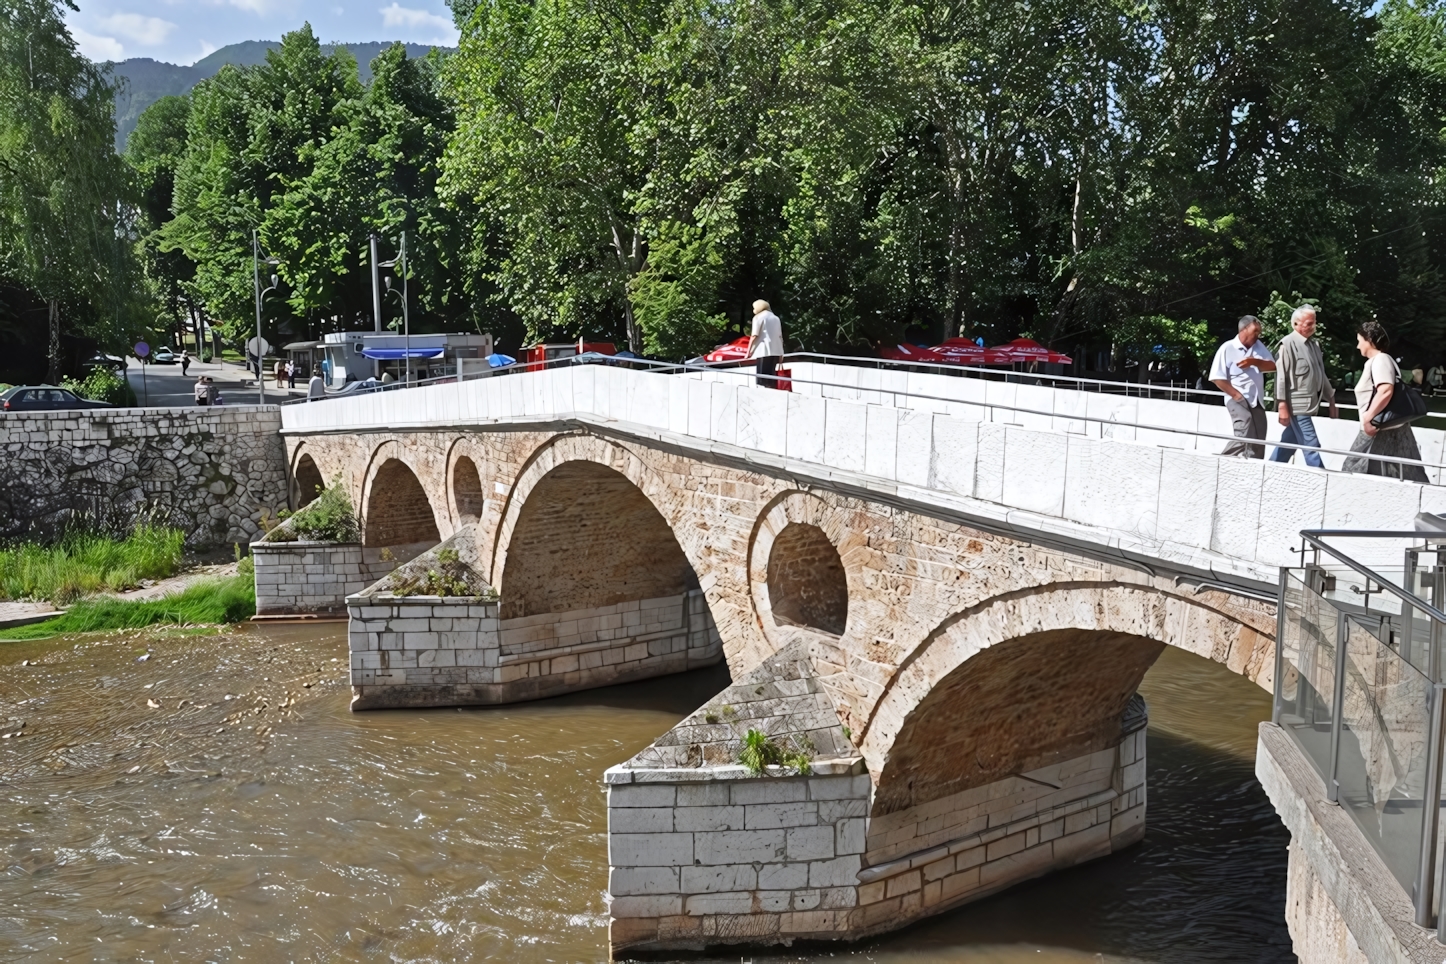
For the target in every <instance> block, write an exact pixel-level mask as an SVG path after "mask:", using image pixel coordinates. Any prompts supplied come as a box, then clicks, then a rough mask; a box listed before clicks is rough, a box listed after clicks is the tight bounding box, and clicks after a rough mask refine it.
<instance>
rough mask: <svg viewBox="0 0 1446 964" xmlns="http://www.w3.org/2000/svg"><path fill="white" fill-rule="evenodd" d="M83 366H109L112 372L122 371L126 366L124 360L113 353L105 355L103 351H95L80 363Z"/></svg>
mask: <svg viewBox="0 0 1446 964" xmlns="http://www.w3.org/2000/svg"><path fill="white" fill-rule="evenodd" d="M81 364H82V366H83V367H85V368H109V369H110V370H111V371H113V372H117V373H119V372H123V371H125V368H126V360H125V359H124V358H117V357H116V356H115V355H107V354H104V353H103V352H96V353H95V354H94V355H91V356H90V357H89V358H87V359H86V360H85V361H84V362H82V363H81Z"/></svg>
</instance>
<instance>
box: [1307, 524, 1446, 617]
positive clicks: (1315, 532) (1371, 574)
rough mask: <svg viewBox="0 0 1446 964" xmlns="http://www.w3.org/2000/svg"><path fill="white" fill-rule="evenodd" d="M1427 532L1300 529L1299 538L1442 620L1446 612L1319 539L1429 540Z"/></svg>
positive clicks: (1429, 614) (1415, 607) (1403, 600)
mask: <svg viewBox="0 0 1446 964" xmlns="http://www.w3.org/2000/svg"><path fill="white" fill-rule="evenodd" d="M1431 535H1432V533H1429V532H1418V531H1416V530H1414V529H1413V530H1410V531H1406V532H1401V531H1398V530H1387V529H1357V530H1351V529H1302V530H1301V532H1300V537H1301V538H1302V539H1304V540H1305V541H1306V542H1307V543H1309V544H1310V545H1311V546H1312V547H1313V548H1316V549H1319V550H1320V551H1322V552H1324V553H1326V554H1328V555H1330V556H1332V557H1334V558H1335V559H1338V560H1340V561H1341V562H1343V563H1345V564H1346V566H1347V567H1349V568H1351V569H1354V570H1355V571H1356V572H1358V573H1360V574H1361V575H1363V576H1365V577H1366V578H1367V579H1371V580H1374V581H1375V582H1376V583H1377V584H1378V585H1380V586H1381V587H1382V588H1383V589H1385V590H1386V591H1387V592H1389V593H1390V594H1391V595H1393V596H1396V597H1397V598H1399V599H1400V600H1401V601H1402V602H1404V603H1407V604H1409V605H1410V606H1411V607H1412V608H1414V609H1420V610H1422V611H1423V612H1425V613H1426V614H1427V615H1428V616H1430V617H1431V618H1433V619H1436V620H1439V621H1441V622H1443V623H1446V612H1442V611H1441V610H1439V609H1437V608H1436V607H1435V606H1433V605H1431V604H1430V603H1428V602H1426V600H1424V599H1422V598H1421V597H1420V596H1417V595H1416V594H1415V593H1413V592H1410V591H1409V590H1406V589H1403V588H1402V587H1400V586H1397V585H1396V584H1394V583H1391V582H1387V581H1386V580H1384V579H1382V578H1381V577H1380V576H1379V575H1377V574H1376V572H1375V570H1373V569H1370V568H1368V567H1367V566H1365V565H1363V564H1362V563H1359V562H1357V561H1356V560H1355V559H1352V558H1351V557H1350V556H1348V555H1346V554H1345V553H1343V552H1341V551H1340V550H1339V549H1336V548H1335V547H1333V546H1330V545H1328V544H1326V543H1325V542H1323V541H1321V537H1322V536H1341V537H1356V538H1365V539H1429V538H1430V537H1431Z"/></svg>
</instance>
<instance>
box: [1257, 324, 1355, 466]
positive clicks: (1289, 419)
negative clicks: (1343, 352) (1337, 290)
mask: <svg viewBox="0 0 1446 964" xmlns="http://www.w3.org/2000/svg"><path fill="white" fill-rule="evenodd" d="M1290 326H1291V328H1293V329H1294V331H1292V332H1291V333H1290V334H1288V335H1286V336H1285V338H1283V339H1282V340H1281V342H1280V347H1278V348H1277V349H1276V351H1275V354H1276V359H1275V402H1276V409H1277V410H1278V412H1279V417H1280V424H1281V425H1284V426H1285V430H1284V431H1283V432H1281V433H1280V440H1281V441H1282V442H1285V443H1287V444H1289V443H1294V444H1296V445H1309V446H1312V447H1313V448H1320V438H1319V437H1318V436H1317V435H1316V432H1315V422H1314V420H1313V419H1314V416H1315V415H1316V414H1317V413H1318V412H1319V411H1320V407H1321V403H1322V402H1325V403H1327V404H1329V406H1330V409H1329V411H1330V417H1331V418H1335V417H1336V415H1337V414H1338V412H1337V409H1336V390H1335V387H1334V386H1333V385H1331V380H1330V378H1329V377H1328V376H1327V375H1326V367H1325V358H1324V357H1323V356H1322V355H1321V350H1320V342H1317V341H1314V340H1313V339H1312V338H1311V336H1312V335H1314V334H1315V327H1316V311H1315V306H1314V305H1301V306H1300V307H1299V308H1297V309H1295V311H1294V312H1293V313H1292V314H1291V316H1290ZM1295 453H1296V450H1295V449H1287V448H1278V449H1276V450H1275V451H1274V452H1272V453H1271V455H1270V459H1271V461H1272V462H1289V461H1290V459H1291V456H1293V455H1295ZM1301 454H1302V455H1303V456H1304V457H1305V464H1306V465H1312V466H1315V467H1316V468H1318V469H1323V468H1325V463H1323V462H1322V461H1321V458H1320V453H1319V452H1312V451H1310V450H1309V449H1306V450H1304V451H1302V452H1301Z"/></svg>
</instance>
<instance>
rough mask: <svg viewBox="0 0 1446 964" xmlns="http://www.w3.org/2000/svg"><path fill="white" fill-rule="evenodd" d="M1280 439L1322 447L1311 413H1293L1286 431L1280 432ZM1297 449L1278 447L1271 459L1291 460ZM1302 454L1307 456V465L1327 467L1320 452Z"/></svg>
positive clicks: (1278, 460)
mask: <svg viewBox="0 0 1446 964" xmlns="http://www.w3.org/2000/svg"><path fill="white" fill-rule="evenodd" d="M1280 440H1281V441H1282V442H1287V443H1294V444H1296V445H1313V446H1315V447H1316V448H1320V439H1318V438H1316V434H1315V422H1313V421H1312V420H1311V417H1310V416H1309V415H1292V416H1291V417H1290V421H1289V422H1288V423H1287V424H1286V426H1285V431H1283V432H1281V433H1280ZM1297 451H1299V450H1298V449H1276V450H1275V451H1274V452H1271V453H1270V460H1271V461H1272V462H1289V461H1290V457H1291V456H1292V455H1294V454H1295V453H1296V452H1297ZM1301 454H1302V455H1304V456H1305V464H1306V465H1313V466H1315V467H1316V468H1318V469H1323V468H1325V464H1324V463H1323V462H1321V460H1320V453H1319V452H1301Z"/></svg>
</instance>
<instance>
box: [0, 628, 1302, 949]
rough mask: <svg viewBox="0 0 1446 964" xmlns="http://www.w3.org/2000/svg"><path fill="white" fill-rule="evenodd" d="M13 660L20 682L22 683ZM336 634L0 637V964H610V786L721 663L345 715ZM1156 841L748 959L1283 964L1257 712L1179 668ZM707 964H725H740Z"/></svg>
mask: <svg viewBox="0 0 1446 964" xmlns="http://www.w3.org/2000/svg"><path fill="white" fill-rule="evenodd" d="M24 662H28V665H22V663H24ZM345 667H346V640H345V635H344V629H343V628H339V627H330V628H328V627H292V628H281V627H272V628H268V629H267V630H265V631H254V630H253V631H247V632H237V633H232V634H227V635H222V636H209V637H187V636H183V635H181V634H177V633H173V632H172V633H164V632H149V633H140V634H135V633H131V634H115V635H110V636H105V637H92V638H88V639H83V640H78V641H77V640H62V641H56V642H53V643H48V644H24V648H23V649H22V648H12V647H11V646H9V645H7V646H4V647H0V722H3V721H6V720H11V721H13V720H15V719H17V718H18V719H23V720H24V721H25V723H26V728H25V731H24V732H25V734H26V735H24V736H22V737H18V738H14V739H7V740H3V741H0V800H3V802H4V806H5V808H6V812H7V814H8V815H9V817H8V819H7V820H6V821H3V822H0V908H4V910H3V911H0V960H18V959H21V958H29V959H36V958H37V957H44V958H46V959H74V960H88V959H94V958H96V957H102V958H105V959H111V960H118V959H124V960H143V961H152V960H156V961H167V960H199V959H228V960H230V959H234V960H247V959H249V960H282V959H285V960H295V961H304V960H306V961H310V960H328V961H331V960H348V961H350V960H358V961H361V960H366V961H370V960H386V959H394V960H414V961H453V960H505V961H523V962H534V961H536V962H541V961H602V960H606V957H607V913H606V904H605V902H604V890H605V888H606V886H607V849H606V828H607V813H606V805H605V797H604V794H603V790H602V787H601V785H600V780H599V777H600V775H601V773H602V771H603V770H604V769H605V768H606V767H608V766H611V765H613V764H615V763H619V762H621V761H623V760H625V759H627V758H628V757H629V756H631V755H632V754H633V753H636V752H637V751H638V750H640V749H641V748H642V747H644V746H646V745H647V743H649V742H650V741H651V740H652V739H654V738H655V737H657V736H658V735H659V734H660V733H662V732H664V731H665V730H666V729H667V728H668V727H670V726H671V725H672V724H673V723H675V722H676V721H677V720H678V719H679V718H680V717H681V716H683V715H684V714H685V713H687V712H689V711H691V710H692V709H693V708H694V707H696V706H698V705H699V704H701V703H702V702H703V701H704V700H706V699H707V698H708V697H710V696H712V695H713V694H714V693H716V692H717V691H718V690H719V689H721V688H722V687H723V686H725V685H726V684H727V682H728V674H727V671H726V670H725V669H723V668H722V667H717V668H714V669H710V670H704V671H699V672H695V673H689V674H685V675H681V676H675V677H668V678H665V679H658V680H651V681H645V682H641V683H634V684H628V685H625V686H618V687H612V688H608V689H600V690H592V691H589V692H584V693H578V694H574V695H571V696H567V697H561V698H556V699H551V700H544V701H539V702H537V703H527V704H518V705H513V706H505V707H496V708H491V709H468V710H462V711H458V710H455V709H449V710H426V711H377V712H371V713H352V712H350V711H349V708H348V696H349V692H348V689H347V686H346V678H345ZM1143 690H1144V692H1145V695H1146V697H1147V698H1148V699H1149V700H1150V703H1151V716H1152V720H1151V731H1150V740H1149V753H1150V783H1149V787H1150V789H1149V794H1150V798H1149V799H1150V816H1149V829H1148V831H1147V835H1146V838H1145V840H1144V842H1143V843H1142V844H1141V845H1139V846H1137V847H1135V848H1132V849H1131V850H1129V851H1127V852H1125V853H1122V854H1118V855H1114V856H1112V857H1109V858H1106V859H1105V860H1102V861H1098V862H1095V863H1093V864H1090V865H1086V866H1084V867H1080V868H1076V869H1075V870H1072V871H1069V872H1066V873H1061V874H1057V875H1054V876H1052V877H1049V878H1045V879H1043V880H1040V881H1037V882H1034V883H1031V884H1026V885H1023V886H1020V887H1017V888H1014V889H1012V890H1010V891H1008V892H1006V893H1004V894H1000V895H997V896H995V897H993V898H991V899H988V900H985V901H981V902H979V903H976V904H973V905H969V906H966V907H963V908H959V909H957V910H955V911H952V912H950V913H947V914H943V915H940V916H938V917H936V918H933V919H930V920H928V921H925V922H922V923H920V924H918V925H916V926H914V927H912V928H909V929H907V930H905V931H902V932H900V933H896V934H891V935H887V936H884V937H880V938H878V939H875V940H872V941H869V942H866V943H864V944H862V945H858V946H839V945H831V946H828V947H823V948H819V947H815V948H809V949H798V950H797V951H794V952H789V951H784V952H781V953H780V952H777V951H751V952H749V951H745V952H744V955H743V957H742V959H743V960H749V959H752V960H753V961H755V962H757V964H763V962H765V961H798V960H808V961H821V960H826V959H830V958H838V959H854V960H863V961H880V962H896V961H897V962H903V961H905V960H907V961H909V962H911V964H914V962H926V964H927V962H935V961H938V962H944V961H968V962H973V964H1023V962H1025V961H1032V962H1055V964H1063V962H1069V964H1073V962H1085V961H1158V962H1177V961H1178V962H1185V961H1190V962H1213V961H1221V962H1224V961H1232V962H1237V961H1238V962H1262V964H1264V962H1276V961H1282V962H1283V961H1290V960H1292V959H1293V958H1292V955H1291V954H1290V950H1289V940H1288V938H1287V937H1286V934H1285V928H1284V924H1283V922H1282V912H1283V908H1284V868H1285V843H1286V834H1285V831H1284V830H1283V829H1282V827H1281V826H1280V823H1279V821H1278V820H1277V819H1276V818H1275V816H1274V814H1273V813H1272V812H1271V810H1270V807H1269V805H1268V803H1266V801H1265V797H1264V794H1263V793H1262V792H1261V790H1260V788H1259V786H1258V785H1257V784H1256V783H1255V781H1254V778H1253V776H1252V774H1251V770H1252V763H1251V761H1252V759H1253V753H1254V745H1255V735H1254V730H1255V723H1256V722H1257V721H1258V720H1260V719H1262V718H1264V716H1265V715H1266V713H1268V708H1269V701H1268V698H1267V697H1266V696H1265V694H1264V693H1263V692H1261V691H1260V690H1258V689H1257V688H1255V687H1254V686H1252V685H1251V684H1250V683H1248V682H1246V681H1244V680H1242V679H1240V678H1239V677H1236V676H1234V675H1232V674H1231V673H1229V672H1228V671H1227V670H1225V669H1223V668H1222V667H1219V666H1216V665H1215V664H1213V663H1209V662H1207V661H1205V660H1200V659H1197V658H1195V657H1190V656H1187V655H1185V654H1180V653H1176V652H1174V651H1167V652H1166V654H1165V656H1164V657H1162V659H1161V661H1160V663H1159V664H1158V665H1157V666H1156V668H1155V669H1154V670H1152V671H1151V673H1150V675H1149V676H1148V677H1147V679H1146V681H1145V684H1144V686H1143ZM705 959H706V960H717V961H720V962H721V961H727V962H729V964H732V962H734V961H737V960H739V959H740V957H739V955H738V954H737V953H736V952H732V953H728V954H720V955H717V956H716V957H709V958H705Z"/></svg>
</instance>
